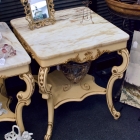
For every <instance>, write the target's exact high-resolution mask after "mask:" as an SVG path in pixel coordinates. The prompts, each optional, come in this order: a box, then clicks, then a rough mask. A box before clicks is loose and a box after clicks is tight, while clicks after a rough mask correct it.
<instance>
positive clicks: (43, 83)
mask: <svg viewBox="0 0 140 140" xmlns="http://www.w3.org/2000/svg"><path fill="white" fill-rule="evenodd" d="M48 72H49V68H42V67H40V69H39V74H38V85H39V92H40V93H41V94H42V98H43V99H47V104H48V129H47V133H46V135H45V137H44V139H45V140H50V137H51V134H52V128H53V118H54V104H53V97H52V94H51V88H52V85H50V84H48V83H47V76H48Z"/></svg>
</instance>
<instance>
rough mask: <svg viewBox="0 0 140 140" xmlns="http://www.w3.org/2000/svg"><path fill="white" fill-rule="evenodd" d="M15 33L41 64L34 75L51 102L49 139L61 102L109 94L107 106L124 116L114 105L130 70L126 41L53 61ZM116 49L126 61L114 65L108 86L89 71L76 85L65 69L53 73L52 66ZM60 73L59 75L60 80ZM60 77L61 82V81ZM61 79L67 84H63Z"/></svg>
mask: <svg viewBox="0 0 140 140" xmlns="http://www.w3.org/2000/svg"><path fill="white" fill-rule="evenodd" d="M14 33H15V35H16V36H17V38H18V39H19V40H20V42H21V44H22V45H23V46H24V48H25V49H26V50H27V51H28V53H30V54H31V55H32V58H34V59H35V60H36V61H37V62H38V63H39V64H40V69H39V72H38V77H36V76H34V78H35V81H36V83H38V85H39V92H40V93H41V94H42V98H43V99H46V100H47V105H48V129H47V133H46V135H45V137H44V139H45V140H50V138H51V135H52V129H53V120H54V109H56V108H58V107H59V106H60V105H62V104H64V103H66V102H70V101H82V100H83V99H85V98H86V97H88V96H91V95H95V94H101V95H106V100H107V105H108V108H109V111H110V112H111V114H112V116H113V117H114V119H116V120H117V119H118V118H119V117H120V112H118V111H116V109H115V108H114V105H113V101H112V88H113V85H114V82H115V81H116V80H117V79H120V78H122V77H123V73H124V71H125V70H126V68H127V66H128V63H129V52H128V50H127V49H126V41H124V42H120V43H116V44H112V45H107V46H105V47H98V48H97V49H96V48H93V49H91V50H89V51H82V52H79V53H74V54H67V55H65V56H61V57H59V58H55V59H52V60H51V59H49V60H41V59H39V58H38V57H37V56H36V55H35V54H34V52H33V51H31V50H30V46H29V45H28V44H27V43H26V41H25V40H24V39H23V38H22V37H21V35H20V34H18V32H17V31H16V30H15V29H14ZM114 51H117V52H118V54H119V55H121V56H122V58H123V62H122V64H121V65H120V66H114V67H113V68H112V76H111V77H110V79H109V81H108V84H107V87H106V88H103V87H100V86H98V85H97V84H96V83H95V82H94V77H92V76H89V75H88V74H87V76H86V77H85V78H84V79H83V81H82V82H80V83H77V84H75V85H74V84H72V83H70V82H69V81H68V80H67V79H66V78H65V77H64V75H62V73H61V72H58V71H55V72H52V73H49V69H50V67H51V66H54V65H60V64H66V63H68V62H69V61H74V62H78V63H84V62H86V61H93V60H95V59H97V58H98V57H100V56H101V55H102V54H104V53H109V52H114ZM48 73H49V74H48ZM57 76H58V78H57V79H56V77H57ZM60 77H61V78H60ZM58 79H59V80H61V81H59V80H58ZM57 80H58V81H57ZM61 82H63V83H62V85H61V87H60V84H61ZM57 84H59V86H58V87H57ZM89 85H90V86H89ZM57 88H58V89H57ZM60 88H61V89H60ZM73 89H74V90H73ZM72 90H73V93H75V94H74V96H76V98H74V97H72V95H71V93H72V92H71V91H72ZM75 91H76V92H75ZM66 93H67V94H68V96H67V97H66V96H65V95H66ZM76 93H77V94H76ZM79 93H80V94H79ZM78 94H79V95H78ZM58 95H60V96H61V98H59V99H58V98H57V96H58ZM63 95H64V97H63Z"/></svg>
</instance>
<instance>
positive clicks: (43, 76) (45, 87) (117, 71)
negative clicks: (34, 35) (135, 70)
mask: <svg viewBox="0 0 140 140" xmlns="http://www.w3.org/2000/svg"><path fill="white" fill-rule="evenodd" d="M105 52H108V51H102V52H100V50H97V54H96V56H95V57H94V56H93V55H92V53H91V52H87V53H85V57H84V58H83V59H80V58H79V54H78V55H77V56H76V57H75V58H71V59H68V60H67V61H65V62H64V63H67V62H69V61H70V60H73V61H75V62H79V63H82V62H86V61H89V60H95V59H97V58H98V57H99V56H100V55H102V54H103V53H105ZM118 54H119V55H121V56H122V58H123V63H122V64H121V65H120V66H114V67H113V68H112V76H111V77H110V79H109V81H108V84H107V88H106V89H102V91H101V92H102V94H106V100H107V105H108V108H109V110H110V112H111V114H112V116H113V117H114V119H116V120H117V119H118V118H119V117H120V112H118V111H116V109H115V108H114V105H113V101H112V88H113V85H114V82H115V81H116V80H117V79H121V78H122V77H123V73H124V71H125V70H126V68H127V66H128V62H129V53H128V50H127V49H122V50H119V51H118ZM48 72H49V67H40V69H39V73H38V85H39V89H40V90H39V92H40V93H41V94H42V98H43V99H46V100H47V104H48V130H47V133H46V135H45V140H50V137H51V134H52V128H53V118H54V108H57V107H58V106H59V105H61V104H63V103H65V102H69V101H73V99H71V100H66V101H64V102H62V103H60V104H57V105H56V106H55V107H54V102H53V94H52V91H51V90H52V88H53V87H52V85H51V84H49V83H47V79H48ZM91 82H93V81H91ZM75 94H76V92H75ZM99 94H100V93H99ZM89 95H91V94H89ZM89 95H87V96H89ZM87 96H84V97H83V98H81V99H79V100H78V99H77V101H81V100H83V99H84V98H85V97H87Z"/></svg>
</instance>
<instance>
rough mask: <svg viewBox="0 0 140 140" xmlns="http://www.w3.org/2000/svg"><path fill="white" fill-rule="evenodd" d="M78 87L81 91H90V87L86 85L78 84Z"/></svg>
mask: <svg viewBox="0 0 140 140" xmlns="http://www.w3.org/2000/svg"><path fill="white" fill-rule="evenodd" d="M80 86H81V88H82V89H83V90H90V85H88V84H87V83H84V84H80Z"/></svg>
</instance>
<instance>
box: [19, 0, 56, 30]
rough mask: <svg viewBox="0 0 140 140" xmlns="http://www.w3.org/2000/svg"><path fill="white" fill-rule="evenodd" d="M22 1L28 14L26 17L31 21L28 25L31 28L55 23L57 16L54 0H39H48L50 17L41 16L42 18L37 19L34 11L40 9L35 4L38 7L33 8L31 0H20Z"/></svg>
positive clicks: (46, 0)
mask: <svg viewBox="0 0 140 140" xmlns="http://www.w3.org/2000/svg"><path fill="white" fill-rule="evenodd" d="M20 1H21V3H22V5H23V6H24V10H25V14H26V17H25V18H26V20H27V21H28V22H29V24H28V25H29V28H30V29H31V30H33V29H35V28H40V27H43V26H47V25H51V24H54V23H55V17H54V13H55V10H54V4H53V0H37V1H40V2H42V1H43V2H44V1H45V2H46V10H47V13H48V17H46V18H44V17H43V16H42V18H40V19H39V18H38V19H35V18H34V17H33V11H35V10H38V9H37V7H36V6H34V7H35V8H36V9H35V10H32V5H31V4H30V1H31V0H20ZM32 1H33V0H32ZM34 1H35V0H34Z"/></svg>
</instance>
